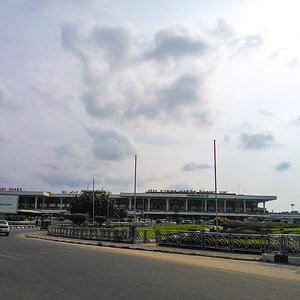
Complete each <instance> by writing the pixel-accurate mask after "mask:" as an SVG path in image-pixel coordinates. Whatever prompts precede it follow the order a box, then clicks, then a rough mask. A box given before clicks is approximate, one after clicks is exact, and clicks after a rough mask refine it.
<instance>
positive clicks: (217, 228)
mask: <svg viewBox="0 0 300 300" xmlns="http://www.w3.org/2000/svg"><path fill="white" fill-rule="evenodd" d="M216 156H217V154H216V140H214V169H215V203H216V231H217V232H218V231H219V220H218V195H217V159H216Z"/></svg>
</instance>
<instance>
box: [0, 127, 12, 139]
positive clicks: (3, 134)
mask: <svg viewBox="0 0 300 300" xmlns="http://www.w3.org/2000/svg"><path fill="white" fill-rule="evenodd" d="M10 142H15V139H14V137H13V136H12V135H10V134H9V133H8V131H6V129H4V130H3V128H1V129H0V143H10Z"/></svg>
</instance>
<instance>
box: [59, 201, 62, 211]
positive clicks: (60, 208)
mask: <svg viewBox="0 0 300 300" xmlns="http://www.w3.org/2000/svg"><path fill="white" fill-rule="evenodd" d="M59 200H60V203H59V210H62V206H63V198H60V199H59Z"/></svg>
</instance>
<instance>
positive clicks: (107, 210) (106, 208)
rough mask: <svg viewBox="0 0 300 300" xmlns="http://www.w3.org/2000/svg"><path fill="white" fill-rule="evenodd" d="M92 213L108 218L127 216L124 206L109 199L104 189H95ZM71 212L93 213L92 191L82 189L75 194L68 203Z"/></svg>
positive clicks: (90, 215)
mask: <svg viewBox="0 0 300 300" xmlns="http://www.w3.org/2000/svg"><path fill="white" fill-rule="evenodd" d="M94 209H95V210H94V213H95V216H107V215H109V218H117V219H120V218H125V217H126V216H127V214H126V211H125V209H124V208H122V207H120V206H119V205H117V204H116V202H115V201H114V200H112V199H109V194H108V193H107V192H105V191H95V193H94ZM70 210H71V213H72V214H74V213H82V214H86V215H88V216H89V219H91V217H92V215H93V193H92V192H91V191H83V192H82V193H81V194H80V195H75V197H73V198H72V200H71V203H70Z"/></svg>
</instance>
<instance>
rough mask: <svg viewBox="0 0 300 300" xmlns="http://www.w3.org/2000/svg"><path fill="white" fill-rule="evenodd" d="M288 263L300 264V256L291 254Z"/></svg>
mask: <svg viewBox="0 0 300 300" xmlns="http://www.w3.org/2000/svg"><path fill="white" fill-rule="evenodd" d="M288 264H289V265H296V266H300V256H292V255H289V257H288Z"/></svg>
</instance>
